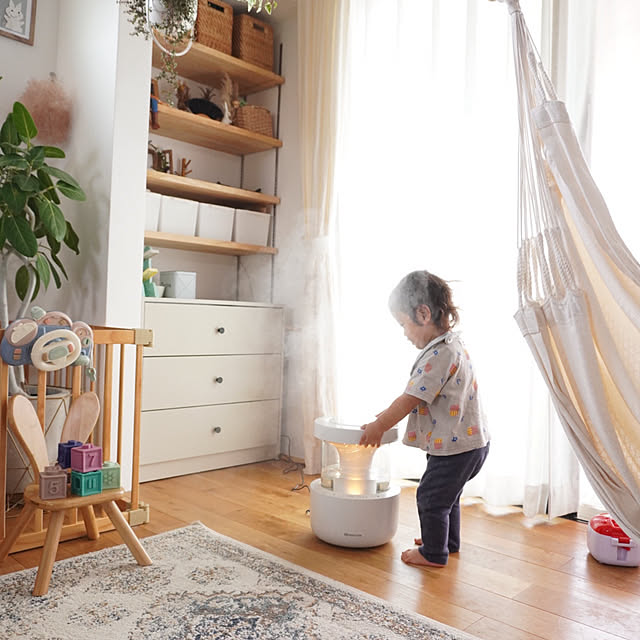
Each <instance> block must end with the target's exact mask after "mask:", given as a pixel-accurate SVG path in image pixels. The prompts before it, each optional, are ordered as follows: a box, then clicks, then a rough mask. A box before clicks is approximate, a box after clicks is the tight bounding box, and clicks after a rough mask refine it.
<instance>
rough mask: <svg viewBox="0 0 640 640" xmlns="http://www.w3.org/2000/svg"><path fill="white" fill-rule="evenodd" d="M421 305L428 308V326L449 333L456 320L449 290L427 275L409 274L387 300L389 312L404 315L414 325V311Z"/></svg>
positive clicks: (422, 273) (447, 286)
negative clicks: (430, 321)
mask: <svg viewBox="0 0 640 640" xmlns="http://www.w3.org/2000/svg"><path fill="white" fill-rule="evenodd" d="M423 304H424V305H426V306H427V307H429V311H431V320H432V322H433V323H434V324H435V325H436V326H437V327H439V328H440V329H443V330H444V331H448V330H449V329H452V328H453V327H454V326H455V325H456V323H457V322H458V321H459V320H460V317H459V315H458V308H457V307H456V306H455V305H454V304H453V295H452V293H451V287H450V286H449V284H448V283H447V282H446V281H445V280H443V279H442V278H439V277H438V276H436V275H434V274H433V273H429V272H428V271H412V272H411V273H409V274H408V275H406V276H405V277H404V278H402V280H400V282H399V283H398V284H397V285H396V286H395V288H394V289H393V291H392V292H391V295H390V296H389V309H390V310H391V311H392V312H398V311H399V312H401V313H405V314H406V315H408V316H409V317H410V318H411V319H412V320H413V321H414V322H416V323H417V322H418V317H417V315H416V310H417V309H418V307H420V305H423Z"/></svg>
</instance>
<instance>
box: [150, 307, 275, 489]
mask: <svg viewBox="0 0 640 640" xmlns="http://www.w3.org/2000/svg"><path fill="white" fill-rule="evenodd" d="M144 325H145V327H147V328H148V329H153V347H151V348H147V349H145V354H144V375H143V387H142V426H141V443H140V480H141V481H143V482H144V481H147V480H156V479H158V478H166V477H170V476H177V475H183V474H187V473H196V472H199V471H206V470H208V469H218V468H221V467H229V466H234V465H239V464H247V463H249V462H257V461H259V460H268V459H270V458H274V457H276V456H277V455H278V452H279V451H280V416H281V407H282V355H283V354H282V351H283V309H282V307H278V306H273V305H265V304H258V303H256V304H253V303H245V302H227V301H223V302H217V301H209V300H178V299H175V300H173V299H156V300H154V299H146V300H145V302H144Z"/></svg>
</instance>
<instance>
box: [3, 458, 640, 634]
mask: <svg viewBox="0 0 640 640" xmlns="http://www.w3.org/2000/svg"><path fill="white" fill-rule="evenodd" d="M287 468H288V465H287V464H286V463H285V462H281V461H273V462H265V463H261V464H256V465H247V466H243V467H234V468H230V469H222V470H218V471H210V472H207V473H200V474H196V475H191V476H182V477H179V478H172V479H168V480H159V481H156V482H149V483H146V484H143V485H142V490H141V495H142V500H144V501H145V502H148V503H149V504H150V505H151V521H150V522H149V523H148V524H146V525H141V526H138V527H136V528H135V531H136V533H137V534H138V536H140V537H144V536H148V535H152V534H155V533H160V532H162V531H166V530H169V529H174V528H176V527H180V526H182V525H184V524H188V523H191V522H194V521H196V520H199V521H201V522H202V523H204V524H205V525H207V526H208V527H210V528H211V529H214V530H216V531H218V532H220V533H222V534H225V535H227V536H230V537H232V538H235V539H237V540H241V541H243V542H245V543H248V544H250V545H252V546H254V547H258V548H260V549H263V550H264V551H268V552H270V553H272V554H274V555H276V556H280V557H281V558H285V559H287V560H289V561H291V562H294V563H296V564H298V565H301V566H303V567H306V568H307V569H310V570H312V571H316V572H318V573H321V574H324V575H326V576H329V577H331V578H333V579H335V580H339V581H340V582H344V583H346V584H349V585H351V586H353V587H356V588H358V589H361V590H363V591H367V592H369V593H371V594H373V595H375V596H378V597H380V598H384V599H385V600H388V601H390V602H393V603H397V604H399V605H401V606H404V607H407V608H409V609H411V610H413V611H416V612H418V613H421V614H423V615H425V616H428V617H430V618H433V619H435V620H439V621H440V622H444V623H445V624H448V625H451V626H453V627H456V628H458V629H464V630H466V631H467V632H469V633H472V634H474V635H476V636H477V637H479V638H486V639H487V640H502V639H504V640H533V639H534V638H546V639H548V640H614V639H619V638H626V639H628V640H638V638H640V570H638V569H636V568H622V567H613V566H605V565H601V564H599V563H598V562H596V561H595V560H593V558H592V557H591V556H589V555H588V553H587V546H586V525H585V524H582V523H577V522H573V521H569V520H564V519H558V520H554V521H553V522H547V521H545V520H542V519H541V520H539V521H536V522H531V521H528V520H527V519H525V518H524V517H523V515H522V514H521V512H520V511H519V510H518V509H515V508H514V509H506V510H502V512H500V513H494V512H490V511H489V510H488V509H486V508H485V507H484V506H483V505H482V504H481V503H477V502H476V503H468V504H465V506H464V507H463V509H462V549H461V552H460V553H459V554H457V555H456V556H452V557H451V558H450V560H449V565H448V566H447V567H446V568H445V569H425V568H416V567H410V566H407V565H405V564H403V563H402V562H401V560H400V552H401V551H402V550H403V549H405V548H407V547H408V546H410V545H411V543H412V541H413V537H414V535H415V534H417V533H418V528H417V517H416V512H415V502H414V496H415V489H414V488H413V487H406V488H404V489H403V492H402V501H401V509H400V526H399V529H398V532H397V534H396V536H395V537H394V539H393V540H392V541H391V542H390V543H388V544H386V545H383V546H382V547H378V548H376V549H344V548H338V547H333V546H330V545H328V544H325V543H323V542H321V541H319V540H318V539H317V538H316V537H315V536H314V535H313V534H312V533H311V529H310V525H309V516H308V514H307V509H308V507H309V492H308V490H307V489H303V490H301V491H292V488H293V487H294V486H295V485H296V484H297V483H298V482H299V481H300V474H299V473H298V472H295V471H293V472H290V473H284V472H285V470H286V469H287ZM310 480H311V478H308V477H307V479H306V481H307V482H310ZM119 543H120V540H119V538H118V537H117V535H115V534H114V533H112V532H111V533H106V534H102V535H101V537H100V540H98V541H95V542H91V541H88V540H85V539H80V540H75V541H70V542H64V543H61V544H60V548H59V551H58V559H60V558H64V557H69V556H73V555H77V554H81V553H86V552H87V551H92V550H95V549H99V548H102V547H106V546H111V545H113V544H119ZM39 553H40V551H39V550H32V551H24V552H22V553H18V554H14V555H12V556H10V557H9V558H8V559H7V560H6V561H5V562H3V563H2V564H0V572H2V573H8V572H10V571H15V570H17V569H22V568H24V567H32V566H35V565H37V563H38V558H39Z"/></svg>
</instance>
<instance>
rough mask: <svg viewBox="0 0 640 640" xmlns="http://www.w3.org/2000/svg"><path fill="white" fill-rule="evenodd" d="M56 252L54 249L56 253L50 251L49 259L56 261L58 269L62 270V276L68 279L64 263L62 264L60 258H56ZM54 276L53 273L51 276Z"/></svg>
mask: <svg viewBox="0 0 640 640" xmlns="http://www.w3.org/2000/svg"><path fill="white" fill-rule="evenodd" d="M57 253H58V252H57V251H56V253H52V254H51V259H52V260H53V261H54V262H55V263H56V265H57V266H58V268H59V269H60V271H62V274H63V275H64V277H65V278H66V279H67V280H68V279H69V276H68V275H67V272H66V270H65V268H64V265H63V264H62V262H60V258H58V256H57V255H56V254H57ZM54 274H55V269H54ZM53 277H54V278H55V275H54V276H53ZM59 287H60V285H58V288H59Z"/></svg>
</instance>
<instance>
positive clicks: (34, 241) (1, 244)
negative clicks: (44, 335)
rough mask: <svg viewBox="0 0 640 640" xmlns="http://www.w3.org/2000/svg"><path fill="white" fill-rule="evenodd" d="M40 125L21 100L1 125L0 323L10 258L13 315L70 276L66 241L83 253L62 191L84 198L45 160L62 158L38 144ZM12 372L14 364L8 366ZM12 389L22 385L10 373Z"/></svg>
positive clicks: (4, 319)
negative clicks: (14, 302) (14, 303)
mask: <svg viewBox="0 0 640 640" xmlns="http://www.w3.org/2000/svg"><path fill="white" fill-rule="evenodd" d="M37 135H38V130H37V128H36V126H35V124H34V122H33V119H32V117H31V114H30V113H29V111H28V110H27V108H26V107H25V106H24V105H23V104H21V103H20V102H16V103H14V105H13V109H12V111H11V112H10V113H9V114H8V115H7V117H6V119H5V121H4V124H3V125H2V127H1V128H0V326H1V327H2V328H6V327H7V326H8V324H9V302H8V286H9V284H8V278H9V277H10V267H11V264H12V263H18V264H19V265H20V266H19V268H18V269H17V271H16V274H15V283H14V285H15V290H16V293H17V294H18V297H19V298H20V300H21V301H22V303H21V305H20V308H19V309H18V312H17V314H16V316H15V318H22V317H25V314H26V312H27V309H28V307H29V304H30V303H31V301H32V300H33V298H34V297H35V296H36V295H37V293H38V291H39V290H40V288H41V287H43V288H44V289H46V288H47V287H48V286H49V284H50V282H51V280H52V279H53V281H54V282H55V284H56V287H57V288H60V286H61V285H62V278H63V277H64V278H65V279H68V276H67V272H66V270H65V268H64V265H63V263H62V260H61V258H60V249H61V248H62V245H63V244H64V245H66V246H67V247H69V248H70V249H71V250H72V251H73V252H74V253H76V255H77V254H78V253H79V249H78V236H77V234H76V232H75V231H74V229H73V227H72V226H71V223H70V222H69V221H68V220H66V219H65V217H64V214H63V212H62V209H61V208H60V204H61V200H60V197H61V196H65V197H67V198H70V199H71V200H85V198H86V196H85V193H84V191H83V190H82V188H81V187H80V185H79V184H78V182H77V181H76V180H75V178H73V177H72V176H70V175H69V174H68V173H67V172H66V171H63V170H62V169H58V168H57V167H53V166H51V165H49V164H48V163H47V159H48V158H64V157H65V154H64V151H62V149H59V148H58V147H51V146H44V145H34V144H33V142H32V140H33V138H35V137H36V136H37ZM10 373H13V368H11V369H10ZM10 384H11V388H10V392H11V393H15V392H17V391H18V390H19V387H18V385H17V384H16V381H15V379H14V376H10Z"/></svg>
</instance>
